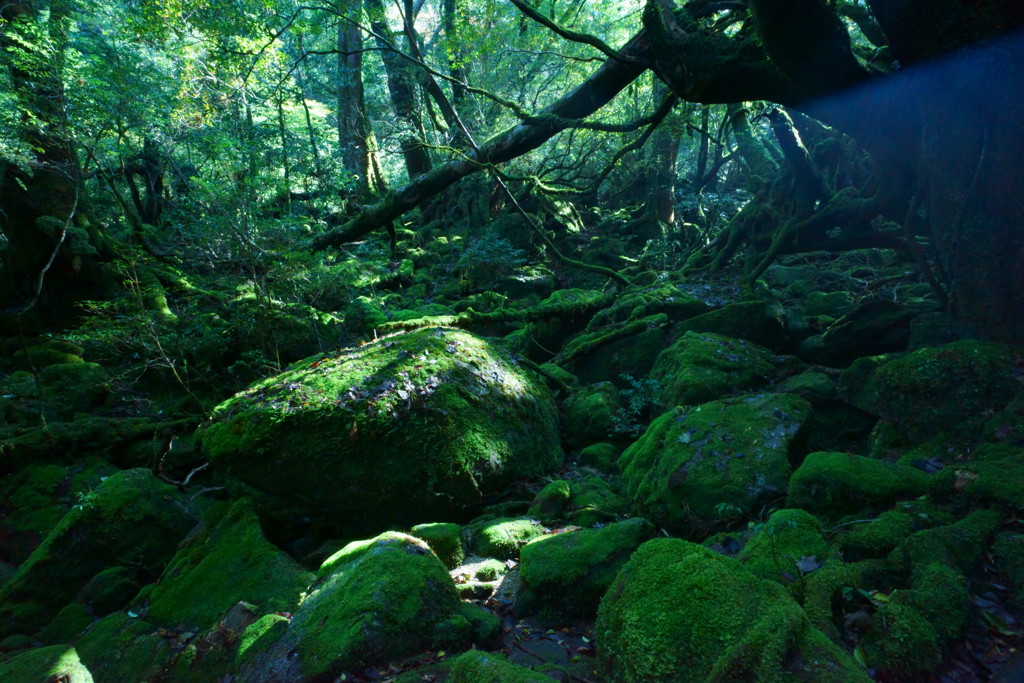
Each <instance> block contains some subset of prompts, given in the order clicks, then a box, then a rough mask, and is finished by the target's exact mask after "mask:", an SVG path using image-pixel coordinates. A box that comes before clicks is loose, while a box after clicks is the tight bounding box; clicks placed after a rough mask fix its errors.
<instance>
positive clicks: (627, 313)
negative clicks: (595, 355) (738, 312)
mask: <svg viewBox="0 0 1024 683" xmlns="http://www.w3.org/2000/svg"><path fill="white" fill-rule="evenodd" d="M709 308H710V307H709V306H708V305H707V304H706V303H704V302H703V301H700V300H698V299H695V298H693V297H691V296H689V295H687V294H685V293H683V292H681V291H680V290H679V288H678V287H676V286H675V285H673V284H661V285H656V286H635V287H630V288H628V289H626V290H624V291H623V292H622V293H621V294H620V295H619V296H618V298H616V299H615V302H614V303H613V304H612V305H610V306H608V307H606V308H604V309H602V310H601V311H599V312H598V313H596V314H595V315H594V317H593V318H592V319H591V321H590V324H589V325H588V326H587V329H588V330H590V331H596V330H599V329H600V328H603V327H607V326H609V325H613V324H615V323H623V322H628V321H631V320H639V319H641V318H646V317H647V316H650V315H653V314H656V313H666V314H668V316H669V317H670V318H671V319H673V320H686V319H688V318H692V317H693V316H695V315H700V314H701V313H706V312H707V311H708V309H709Z"/></svg>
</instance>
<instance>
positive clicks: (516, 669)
mask: <svg viewBox="0 0 1024 683" xmlns="http://www.w3.org/2000/svg"><path fill="white" fill-rule="evenodd" d="M450 667H451V668H450V669H449V674H448V681H449V682H450V683H480V682H481V681H487V682H488V683H548V682H549V681H550V680H551V678H549V677H548V676H545V675H544V674H540V673H534V672H533V671H531V670H530V669H527V668H525V667H522V666H519V665H517V664H513V663H512V662H510V661H508V659H507V658H505V657H504V656H503V655H500V654H494V653H490V652H481V651H479V650H470V651H469V652H464V653H462V654H461V655H459V656H458V657H455V658H453V659H452V660H451V664H450Z"/></svg>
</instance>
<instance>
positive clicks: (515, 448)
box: [200, 328, 561, 533]
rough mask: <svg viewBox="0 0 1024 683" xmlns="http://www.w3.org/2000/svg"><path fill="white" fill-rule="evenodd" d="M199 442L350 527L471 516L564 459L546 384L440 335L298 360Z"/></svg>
mask: <svg viewBox="0 0 1024 683" xmlns="http://www.w3.org/2000/svg"><path fill="white" fill-rule="evenodd" d="M524 425H528V428H524ZM200 438H201V444H202V452H203V453H205V454H206V455H207V456H209V457H210V458H211V460H212V461H213V462H214V463H215V464H216V465H218V466H219V467H222V468H224V469H226V470H229V471H230V472H231V474H232V475H234V476H236V477H238V478H239V479H240V480H242V481H243V482H245V483H247V484H249V485H251V486H252V487H254V488H256V489H258V490H260V491H262V492H264V493H266V494H269V495H271V496H273V497H275V498H277V499H278V500H280V501H281V502H282V504H283V505H289V506H293V505H298V506H299V507H301V508H302V509H303V510H304V511H305V513H306V514H309V515H311V516H314V517H316V518H319V519H328V520H330V521H331V522H333V523H336V524H339V525H344V527H345V528H346V531H347V532H350V533H351V531H352V530H355V529H373V530H379V529H380V528H382V527H383V528H386V526H388V525H392V524H395V525H401V526H406V525H409V524H415V523H417V522H420V521H422V520H423V518H424V517H428V518H429V517H433V518H435V519H444V518H445V517H452V516H454V515H455V514H457V513H458V514H465V509H466V507H467V506H470V507H471V506H472V505H473V504H475V503H476V502H478V500H479V498H480V492H481V491H493V490H497V489H500V488H501V486H502V485H504V484H505V483H506V482H508V481H509V480H511V479H512V478H515V477H525V476H530V475H533V474H537V473H540V472H543V471H545V470H548V469H550V468H551V467H553V466H554V465H556V464H557V463H558V462H559V460H560V457H561V450H560V448H559V441H558V428H557V416H556V410H555V406H554V402H553V400H552V398H551V395H550V394H549V392H548V390H547V388H546V387H545V386H544V384H543V382H541V381H539V380H538V379H537V378H536V377H535V376H534V375H533V374H532V373H531V372H530V371H528V370H526V369H525V368H523V367H521V366H520V365H519V364H518V363H517V362H516V361H515V359H514V358H512V357H511V356H510V355H509V354H508V353H507V352H505V351H503V350H502V349H501V348H499V347H496V346H493V345H491V344H490V343H488V342H486V341H484V340H483V339H480V338H478V337H475V336H473V335H471V334H469V333H467V332H463V331H460V330H453V329H443V328H432V329H420V330H416V331H413V332H409V333H404V334H396V335H394V336H391V337H387V338H384V339H380V340H378V341H376V342H373V343H370V344H366V345H365V346H362V347H359V348H354V349H346V350H343V351H341V352H338V353H334V354H331V355H327V356H321V357H317V358H312V359H309V360H306V361H303V362H301V363H300V364H299V365H298V366H297V367H295V368H294V369H292V370H289V371H287V372H285V373H282V374H280V375H277V376H276V377H272V378H269V379H267V380H264V381H262V382H259V383H257V384H255V385H253V386H252V387H250V388H249V389H247V390H246V391H244V392H242V393H240V394H238V395H236V396H235V397H234V398H231V399H229V400H228V401H225V402H224V403H223V404H221V405H220V406H218V407H217V408H216V409H215V410H214V412H213V415H212V417H211V420H210V421H209V423H208V424H207V425H206V426H205V428H204V429H203V430H202V433H201V437H200Z"/></svg>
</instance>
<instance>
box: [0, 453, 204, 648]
mask: <svg viewBox="0 0 1024 683" xmlns="http://www.w3.org/2000/svg"><path fill="white" fill-rule="evenodd" d="M197 521H198V513H197V512H195V511H193V510H190V508H189V503H188V502H187V501H186V499H185V498H184V497H183V496H180V494H179V493H178V491H177V489H175V488H174V487H173V486H169V485H168V484H165V483H163V482H162V481H160V480H159V479H157V478H156V477H154V476H153V473H152V472H151V471H150V470H147V469H134V470H124V471H121V472H118V473H116V474H114V475H113V476H111V477H109V478H108V479H107V480H106V481H104V482H103V483H102V484H100V485H99V486H98V487H97V488H96V490H95V491H94V492H92V493H91V494H89V495H87V496H85V497H83V498H82V500H81V502H80V503H79V505H77V506H76V507H75V508H74V509H72V510H71V511H70V512H69V513H68V514H67V515H65V516H64V518H63V519H62V520H61V521H60V523H58V524H57V526H56V527H55V528H54V529H53V531H51V532H50V534H49V536H47V537H46V540H44V541H43V542H42V544H40V546H39V547H38V548H36V549H35V551H33V553H32V554H31V555H30V556H29V558H28V559H27V560H26V561H25V563H24V564H22V565H21V566H20V567H19V568H18V571H17V573H16V574H15V575H14V576H13V577H12V578H11V580H10V581H9V582H8V583H7V584H5V585H4V586H3V588H2V589H0V635H10V634H12V633H18V632H21V633H29V632H32V631H34V630H36V629H38V628H40V627H42V626H44V625H45V624H46V623H47V622H48V621H49V620H50V619H51V618H53V616H54V613H55V612H57V610H59V609H60V608H61V607H63V606H64V605H66V604H67V603H69V602H70V601H71V600H73V599H74V598H75V596H76V594H77V593H78V592H79V591H80V590H81V589H82V588H83V587H84V586H85V585H86V584H87V583H88V582H89V580H90V579H92V578H93V577H94V576H95V575H96V574H97V573H99V572H100V571H102V570H104V569H106V568H108V567H114V566H122V565H128V564H133V565H136V566H138V567H139V568H140V569H142V570H144V571H146V572H149V573H152V574H159V573H160V571H161V570H162V569H163V567H164V564H165V563H166V562H167V560H169V559H170V557H171V556H172V555H173V554H174V552H175V548H176V547H177V545H178V542H179V541H180V540H181V539H182V537H184V536H185V534H186V533H188V531H189V530H190V529H191V528H192V527H193V526H195V524H196V522H197Z"/></svg>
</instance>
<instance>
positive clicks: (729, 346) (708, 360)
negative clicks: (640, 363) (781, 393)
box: [651, 332, 774, 406]
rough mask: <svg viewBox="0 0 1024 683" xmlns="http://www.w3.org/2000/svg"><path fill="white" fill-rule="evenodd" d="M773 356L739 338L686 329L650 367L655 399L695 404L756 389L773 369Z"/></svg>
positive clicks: (764, 349) (671, 403)
mask: <svg viewBox="0 0 1024 683" xmlns="http://www.w3.org/2000/svg"><path fill="white" fill-rule="evenodd" d="M773 355H774V354H772V352H771V351H769V350H768V349H766V348H763V347H760V346H758V345H756V344H752V343H750V342H748V341H744V340H741V339H732V338H729V337H723V336H721V335H717V334H710V333H704V334H698V333H696V332H687V333H686V334H684V335H683V336H682V338H681V339H679V340H678V341H677V342H675V343H674V344H672V345H671V346H669V347H668V348H666V349H665V350H664V351H662V352H661V353H660V354H659V355H658V359H657V360H656V361H655V363H654V368H653V369H652V370H651V377H652V378H654V379H655V380H657V382H658V394H657V398H658V402H659V403H661V405H665V406H674V405H696V404H698V403H705V402H707V401H712V400H715V399H717V398H722V397H723V396H725V395H727V394H730V393H737V392H744V393H745V392H748V391H751V390H756V389H759V388H761V387H763V386H765V385H766V384H767V383H768V380H769V378H770V377H771V376H772V374H773V372H774V367H773V365H772V358H773Z"/></svg>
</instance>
